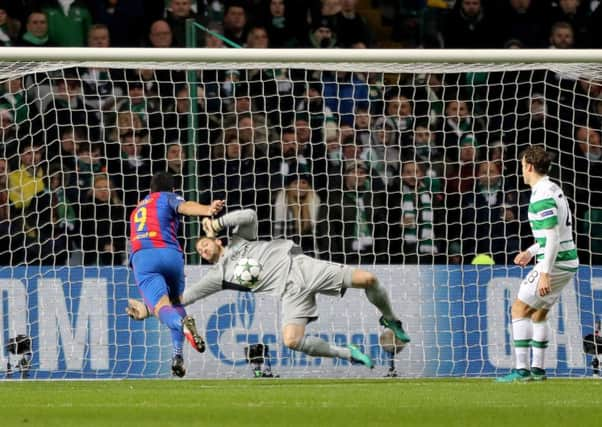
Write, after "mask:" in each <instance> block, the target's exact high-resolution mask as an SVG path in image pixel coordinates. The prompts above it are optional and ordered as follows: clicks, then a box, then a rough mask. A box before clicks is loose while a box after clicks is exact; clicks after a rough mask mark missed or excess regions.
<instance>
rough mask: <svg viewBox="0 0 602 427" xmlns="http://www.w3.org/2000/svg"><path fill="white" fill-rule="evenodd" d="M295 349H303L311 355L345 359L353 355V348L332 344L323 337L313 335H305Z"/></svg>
mask: <svg viewBox="0 0 602 427" xmlns="http://www.w3.org/2000/svg"><path fill="white" fill-rule="evenodd" d="M294 350H296V351H302V352H303V353H305V354H308V355H310V356H326V357H341V358H343V359H349V358H350V357H351V350H349V349H348V348H345V347H339V346H337V345H332V344H330V343H328V342H326V341H324V340H323V339H322V338H318V337H312V336H304V337H303V339H302V340H301V341H300V342H299V344H297V346H296V347H295V348H294Z"/></svg>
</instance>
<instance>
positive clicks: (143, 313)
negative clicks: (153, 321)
mask: <svg viewBox="0 0 602 427" xmlns="http://www.w3.org/2000/svg"><path fill="white" fill-rule="evenodd" d="M125 312H126V313H127V315H128V316H130V317H131V318H132V319H134V320H144V319H146V318H147V317H150V315H151V314H150V311H148V307H147V306H146V304H144V303H143V302H142V301H140V300H137V299H131V298H130V299H128V306H127V307H126V308H125Z"/></svg>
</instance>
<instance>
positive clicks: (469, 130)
mask: <svg viewBox="0 0 602 427" xmlns="http://www.w3.org/2000/svg"><path fill="white" fill-rule="evenodd" d="M485 129H486V126H485V124H484V123H483V122H482V119H480V118H479V119H477V118H475V117H474V116H473V115H472V113H471V106H470V104H469V103H468V101H465V100H459V99H453V100H451V101H448V102H447V104H446V106H445V122H444V123H443V132H441V133H438V136H439V137H440V138H442V141H441V142H439V144H440V145H441V146H443V147H444V149H445V155H446V158H447V160H448V161H451V162H456V161H457V159H458V147H459V146H460V143H461V141H462V139H463V137H464V135H467V134H470V135H471V136H470V137H471V138H472V139H473V140H474V141H475V143H476V144H477V145H478V144H479V143H480V139H483V137H484V133H485Z"/></svg>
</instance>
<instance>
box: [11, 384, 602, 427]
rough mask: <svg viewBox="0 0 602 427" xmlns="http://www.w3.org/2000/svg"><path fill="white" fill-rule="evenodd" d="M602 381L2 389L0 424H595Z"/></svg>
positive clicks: (317, 426) (35, 386)
mask: <svg viewBox="0 0 602 427" xmlns="http://www.w3.org/2000/svg"><path fill="white" fill-rule="evenodd" d="M601 392H602V380H595V379H593V380H592V379H574V380H567V379H551V380H549V381H547V382H541V383H528V384H524V383H523V384H495V383H493V382H492V380H490V379H479V380H467V379H437V380H406V379H386V380H385V379H382V380H284V379H271V380H237V381H228V380H223V381H196V380H190V381H185V380H179V381H178V380H156V381H153V380H137V381H136V380H134V381H96V382H89V381H66V382H63V381H60V382H57V381H55V382H53V381H39V382H36V381H31V382H19V381H10V382H0V425H1V426H7V427H8V426H11V427H12V426H139V425H140V426H145V427H153V426H163V427H164V426H178V427H187V426H197V425H203V426H243V425H257V426H269V425H275V426H310V427H320V426H346V427H351V426H413V425H420V426H445V427H450V426H486V427H496V426H511V427H519V426H542V427H550V426H595V425H600V423H601V421H600V420H601V418H600V410H601V409H602V405H601V404H602V393H601Z"/></svg>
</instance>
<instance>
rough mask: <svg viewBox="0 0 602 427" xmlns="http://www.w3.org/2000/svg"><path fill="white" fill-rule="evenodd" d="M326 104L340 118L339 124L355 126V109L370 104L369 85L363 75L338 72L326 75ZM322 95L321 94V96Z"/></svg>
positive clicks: (324, 78) (324, 77) (324, 76)
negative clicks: (360, 105) (357, 106)
mask: <svg viewBox="0 0 602 427" xmlns="http://www.w3.org/2000/svg"><path fill="white" fill-rule="evenodd" d="M323 80H324V93H323V96H324V103H325V104H326V106H327V107H328V108H329V109H330V110H331V111H332V112H333V113H336V114H337V115H338V117H339V123H344V124H349V125H350V124H353V113H354V108H355V106H356V105H357V104H358V103H361V104H363V103H366V102H368V90H369V88H368V84H367V83H366V81H365V76H364V75H363V74H361V73H352V72H349V71H337V72H334V73H325V74H324V75H323ZM319 95H320V94H319Z"/></svg>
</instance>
